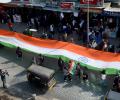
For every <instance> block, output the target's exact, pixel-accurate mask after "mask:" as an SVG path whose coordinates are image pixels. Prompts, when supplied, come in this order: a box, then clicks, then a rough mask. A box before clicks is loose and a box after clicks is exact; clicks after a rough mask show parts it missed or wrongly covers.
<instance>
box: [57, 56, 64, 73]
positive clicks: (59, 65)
mask: <svg viewBox="0 0 120 100" xmlns="http://www.w3.org/2000/svg"><path fill="white" fill-rule="evenodd" d="M58 67H59V69H60V70H61V71H63V67H64V61H63V60H62V58H61V57H59V59H58Z"/></svg>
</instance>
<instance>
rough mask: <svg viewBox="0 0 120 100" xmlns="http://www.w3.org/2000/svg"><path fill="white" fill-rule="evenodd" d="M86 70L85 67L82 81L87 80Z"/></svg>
mask: <svg viewBox="0 0 120 100" xmlns="http://www.w3.org/2000/svg"><path fill="white" fill-rule="evenodd" d="M86 70H87V68H86V67H85V69H84V71H83V75H82V78H83V81H87V80H88V74H87V72H86Z"/></svg>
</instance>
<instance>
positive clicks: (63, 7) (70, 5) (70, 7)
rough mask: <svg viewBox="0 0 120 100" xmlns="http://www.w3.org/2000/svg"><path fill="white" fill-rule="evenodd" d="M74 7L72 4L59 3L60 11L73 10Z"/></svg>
mask: <svg viewBox="0 0 120 100" xmlns="http://www.w3.org/2000/svg"><path fill="white" fill-rule="evenodd" d="M74 6H75V3H74V2H61V3H60V7H61V8H62V9H73V8H74Z"/></svg>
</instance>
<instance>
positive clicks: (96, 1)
mask: <svg viewBox="0 0 120 100" xmlns="http://www.w3.org/2000/svg"><path fill="white" fill-rule="evenodd" d="M80 4H90V5H96V6H103V0H80Z"/></svg>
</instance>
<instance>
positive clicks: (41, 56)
mask: <svg viewBox="0 0 120 100" xmlns="http://www.w3.org/2000/svg"><path fill="white" fill-rule="evenodd" d="M43 62H44V56H43V55H42V54H39V56H38V58H37V64H38V65H43Z"/></svg>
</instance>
